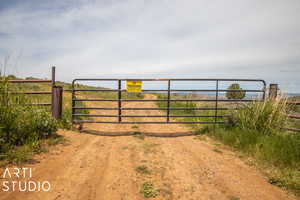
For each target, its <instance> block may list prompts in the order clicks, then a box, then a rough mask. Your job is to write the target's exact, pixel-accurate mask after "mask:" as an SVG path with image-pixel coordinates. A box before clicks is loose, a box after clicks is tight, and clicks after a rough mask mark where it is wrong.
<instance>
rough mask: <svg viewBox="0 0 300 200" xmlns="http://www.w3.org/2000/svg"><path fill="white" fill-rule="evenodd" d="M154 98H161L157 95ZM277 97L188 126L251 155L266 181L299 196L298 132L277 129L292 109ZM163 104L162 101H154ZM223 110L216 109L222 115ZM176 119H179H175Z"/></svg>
mask: <svg viewBox="0 0 300 200" xmlns="http://www.w3.org/2000/svg"><path fill="white" fill-rule="evenodd" d="M158 98H165V96H164V95H158ZM286 102H287V100H286V99H284V98H281V97H278V98H276V99H268V100H266V101H265V102H259V101H254V102H252V103H247V104H244V105H243V106H242V107H241V109H239V110H234V111H230V112H229V111H227V113H226V114H227V115H229V117H228V118H226V119H225V120H226V121H227V123H226V125H217V126H216V127H215V128H214V125H191V128H192V130H193V131H195V133H196V134H201V135H202V134H205V135H208V136H210V137H211V138H214V139H216V140H219V141H221V142H222V143H223V144H225V145H228V146H229V147H231V148H233V149H235V150H239V151H240V152H242V154H243V155H245V156H246V157H248V158H255V160H256V161H257V162H255V164H257V166H258V167H260V168H261V169H263V171H264V172H265V173H266V174H267V175H268V177H269V182H270V183H272V184H274V185H277V186H280V187H283V188H287V189H289V190H291V191H293V192H294V193H296V194H298V195H300V171H299V166H300V134H299V133H294V132H289V131H285V130H283V129H281V127H284V126H285V125H287V124H290V123H291V120H290V119H289V118H288V117H287V114H288V113H289V112H290V111H291V109H294V108H293V107H291V106H289V105H288V104H287V103H286ZM157 105H158V106H159V107H166V102H158V103H157ZM170 107H187V108H196V107H207V104H206V105H205V104H204V103H203V104H201V106H200V105H197V104H196V103H191V102H172V104H171V106H170ZM214 112H215V111H213V110H202V111H195V110H175V111H170V113H171V114H177V115H185V114H189V115H197V114H198V115H199V114H201V115H214V114H215V113H214ZM224 112H225V111H218V114H221V115H222V114H224ZM178 120H179V119H178ZM184 120H186V121H188V120H189V121H212V120H214V119H213V118H197V117H193V118H191V117H188V118H184Z"/></svg>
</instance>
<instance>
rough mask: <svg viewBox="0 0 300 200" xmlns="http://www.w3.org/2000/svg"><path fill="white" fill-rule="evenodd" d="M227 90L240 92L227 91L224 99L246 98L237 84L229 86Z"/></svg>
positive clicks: (244, 92)
mask: <svg viewBox="0 0 300 200" xmlns="http://www.w3.org/2000/svg"><path fill="white" fill-rule="evenodd" d="M227 89H228V90H241V91H236V92H235V91H227V92H226V97H227V99H243V98H245V96H246V91H244V90H243V88H241V87H240V85H239V84H238V83H233V84H231V85H230V86H229V87H228V88H227Z"/></svg>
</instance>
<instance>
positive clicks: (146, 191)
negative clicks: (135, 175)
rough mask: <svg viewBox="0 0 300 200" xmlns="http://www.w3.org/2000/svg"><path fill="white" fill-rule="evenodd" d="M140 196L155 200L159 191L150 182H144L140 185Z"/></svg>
mask: <svg viewBox="0 0 300 200" xmlns="http://www.w3.org/2000/svg"><path fill="white" fill-rule="evenodd" d="M140 194H142V195H143V196H144V197H145V198H155V197H157V196H158V195H159V189H157V188H155V186H154V184H153V183H151V182H145V183H143V184H142V186H141V189H140Z"/></svg>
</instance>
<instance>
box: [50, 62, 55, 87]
mask: <svg viewBox="0 0 300 200" xmlns="http://www.w3.org/2000/svg"><path fill="white" fill-rule="evenodd" d="M51 80H52V87H53V86H55V66H52V78H51Z"/></svg>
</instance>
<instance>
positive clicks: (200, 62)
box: [0, 0, 300, 92]
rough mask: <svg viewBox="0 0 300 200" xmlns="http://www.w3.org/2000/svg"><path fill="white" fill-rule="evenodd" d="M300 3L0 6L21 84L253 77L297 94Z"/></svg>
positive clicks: (5, 50) (10, 61)
mask: <svg viewBox="0 0 300 200" xmlns="http://www.w3.org/2000/svg"><path fill="white" fill-rule="evenodd" d="M299 10H300V1H299V0H284V1H283V0H245V1H235V0H226V1H223V0H197V1H196V0H195V1H192V0H186V1H179V0H160V1H158V0H157V1H155V0H147V1H146V0H145V1H142V0H119V1H117V0H112V1H109V0H102V1H96V0H72V1H71V0H65V1H61V0H52V1H46V0H45V1H42V0H7V1H5V0H2V1H0V25H1V26H0V44H1V45H0V64H1V69H2V71H3V69H4V66H5V71H6V73H8V74H9V73H14V74H17V75H18V76H21V77H26V76H38V77H49V75H50V73H49V72H50V66H52V65H55V66H57V72H58V79H59V80H64V81H71V80H72V79H73V78H87V77H93V78H101V77H106V78H107V77H124V78H137V77H139V78H141V77H146V78H149V77H155V78H156V77H168V78H171V77H173V78H174V77H175V78H180V77H184V78H189V77H190V78H215V77H217V78H261V79H265V80H266V81H267V82H269V83H270V82H275V83H279V85H280V87H281V88H282V89H283V90H284V91H287V92H300V86H299V85H300V78H299V77H300V37H299V35H300V20H299V19H300V12H299Z"/></svg>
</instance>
